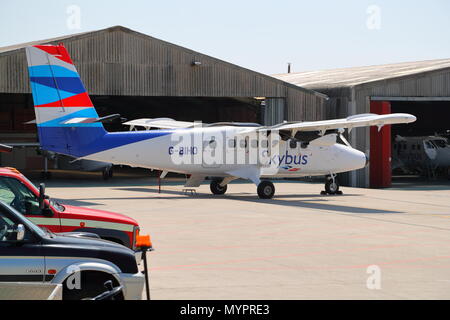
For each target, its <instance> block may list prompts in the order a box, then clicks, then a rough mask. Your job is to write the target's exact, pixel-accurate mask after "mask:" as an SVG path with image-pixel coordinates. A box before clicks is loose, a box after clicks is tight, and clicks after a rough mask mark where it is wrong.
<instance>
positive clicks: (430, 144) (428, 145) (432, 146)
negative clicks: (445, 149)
mask: <svg viewBox="0 0 450 320" xmlns="http://www.w3.org/2000/svg"><path fill="white" fill-rule="evenodd" d="M425 146H426V147H427V148H428V149H436V147H435V146H434V144H432V143H431V142H430V141H425Z"/></svg>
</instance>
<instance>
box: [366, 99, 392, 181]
mask: <svg viewBox="0 0 450 320" xmlns="http://www.w3.org/2000/svg"><path fill="white" fill-rule="evenodd" d="M370 112H371V113H377V114H389V113H391V103H390V102H389V101H370ZM369 169H370V171H369V172H370V187H371V188H386V187H390V186H391V182H392V172H391V126H390V125H385V126H383V127H382V128H381V130H380V131H378V127H371V128H370V165H369Z"/></svg>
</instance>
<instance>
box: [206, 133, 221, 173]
mask: <svg viewBox="0 0 450 320" xmlns="http://www.w3.org/2000/svg"><path fill="white" fill-rule="evenodd" d="M224 157H225V154H224V141H223V137H222V135H221V134H218V133H217V132H214V133H209V132H205V133H203V137H202V167H204V168H220V166H221V165H222V164H223V163H224Z"/></svg>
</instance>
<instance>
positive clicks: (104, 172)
mask: <svg viewBox="0 0 450 320" xmlns="http://www.w3.org/2000/svg"><path fill="white" fill-rule="evenodd" d="M102 178H103V180H108V179H109V178H110V175H109V170H108V169H103V171H102Z"/></svg>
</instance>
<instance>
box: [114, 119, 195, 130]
mask: <svg viewBox="0 0 450 320" xmlns="http://www.w3.org/2000/svg"><path fill="white" fill-rule="evenodd" d="M123 124H125V125H128V126H130V127H134V126H141V127H144V128H146V129H149V128H159V129H181V128H190V127H193V126H194V122H187V121H177V120H174V119H170V118H143V119H136V120H131V121H127V122H124V123H123Z"/></svg>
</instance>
